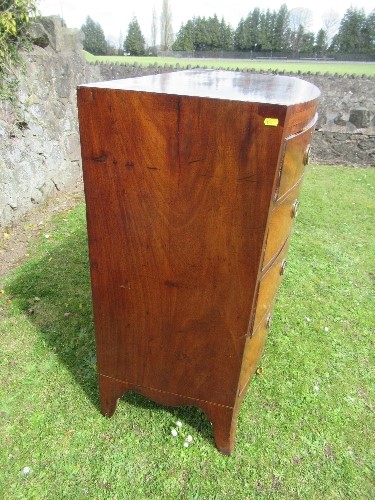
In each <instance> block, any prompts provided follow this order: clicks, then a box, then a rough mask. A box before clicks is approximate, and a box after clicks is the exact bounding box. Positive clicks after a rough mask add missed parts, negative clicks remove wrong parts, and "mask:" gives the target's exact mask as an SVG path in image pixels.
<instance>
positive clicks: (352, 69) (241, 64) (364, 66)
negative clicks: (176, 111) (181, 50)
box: [84, 52, 375, 76]
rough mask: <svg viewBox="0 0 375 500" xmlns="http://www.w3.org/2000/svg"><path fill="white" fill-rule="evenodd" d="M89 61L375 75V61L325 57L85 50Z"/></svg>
mask: <svg viewBox="0 0 375 500" xmlns="http://www.w3.org/2000/svg"><path fill="white" fill-rule="evenodd" d="M84 54H85V57H86V60H87V61H89V62H95V61H103V62H106V63H109V64H111V63H112V64H139V65H140V66H150V65H157V66H165V65H168V66H173V67H175V66H176V65H179V67H180V68H187V67H192V68H195V67H197V66H200V67H206V68H221V69H223V68H224V69H231V70H236V69H240V70H243V69H253V70H256V71H268V70H270V71H285V72H286V73H289V72H290V73H298V72H300V73H307V72H311V73H316V72H320V73H321V74H325V73H329V74H332V75H334V74H336V73H337V74H338V75H345V74H347V75H356V76H362V75H366V76H375V63H351V62H348V63H346V62H345V63H344V62H334V61H333V62H332V61H329V62H323V61H313V60H312V61H284V60H275V59H274V60H254V59H252V60H250V59H243V60H240V59H199V58H191V59H190V58H182V57H181V58H179V57H151V56H150V57H135V56H93V55H92V54H90V53H89V52H84Z"/></svg>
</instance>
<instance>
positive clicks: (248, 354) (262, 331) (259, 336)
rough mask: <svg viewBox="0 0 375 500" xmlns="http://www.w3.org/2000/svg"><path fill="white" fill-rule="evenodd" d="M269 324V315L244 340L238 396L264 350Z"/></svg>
mask: <svg viewBox="0 0 375 500" xmlns="http://www.w3.org/2000/svg"><path fill="white" fill-rule="evenodd" d="M270 324H271V316H266V317H265V318H263V320H262V322H261V323H260V325H259V326H258V328H257V329H256V330H255V331H254V333H253V335H252V337H249V338H248V339H247V340H246V344H245V349H244V355H243V360H242V369H241V374H240V382H239V385H238V388H239V390H238V396H239V397H241V394H243V392H244V389H245V388H246V386H247V384H248V382H249V380H250V378H251V376H252V375H253V374H254V372H255V370H256V368H257V366H258V363H259V360H260V358H261V357H262V354H263V351H264V345H265V343H266V339H267V334H268V330H269V327H270Z"/></svg>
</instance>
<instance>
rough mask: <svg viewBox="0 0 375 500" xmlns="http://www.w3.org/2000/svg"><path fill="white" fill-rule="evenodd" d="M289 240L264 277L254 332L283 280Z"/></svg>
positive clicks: (259, 292) (259, 293) (259, 289)
mask: <svg viewBox="0 0 375 500" xmlns="http://www.w3.org/2000/svg"><path fill="white" fill-rule="evenodd" d="M288 244H289V240H288V241H286V242H285V244H284V246H283V248H282V250H281V251H280V253H279V254H278V256H277V258H276V260H275V261H274V262H273V264H272V266H271V267H269V268H268V269H267V270H266V271H265V273H264V274H263V276H262V277H261V281H260V283H259V287H258V297H257V305H256V312H255V319H254V323H253V324H254V326H253V328H254V330H255V329H256V328H257V327H258V325H259V324H260V322H261V321H262V318H264V316H265V315H266V314H267V312H268V311H270V309H271V307H272V304H273V301H274V299H275V296H276V293H277V290H278V289H279V285H280V283H281V280H282V278H283V275H284V273H285V268H286V258H285V256H286V253H287V250H288Z"/></svg>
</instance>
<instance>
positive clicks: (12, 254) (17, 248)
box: [0, 180, 84, 290]
mask: <svg viewBox="0 0 375 500" xmlns="http://www.w3.org/2000/svg"><path fill="white" fill-rule="evenodd" d="M83 201H84V195H83V183H82V181H81V180H80V181H78V182H77V183H76V184H74V185H72V186H70V187H69V188H68V189H67V190H65V191H59V192H57V193H56V195H55V196H51V197H50V198H49V199H48V200H46V201H45V202H43V203H41V204H38V205H36V206H35V208H34V209H33V210H32V211H30V212H28V213H26V214H25V215H24V216H23V217H21V218H20V219H19V220H18V221H16V222H15V223H13V225H12V226H10V227H7V228H5V229H2V230H1V234H0V290H1V289H2V288H3V279H4V277H5V276H6V275H7V274H8V273H9V271H11V270H12V269H13V268H14V267H16V266H17V265H19V264H21V263H22V262H23V261H24V259H25V258H27V257H29V254H28V250H29V246H30V243H31V242H32V241H33V240H35V237H36V236H38V235H40V234H45V235H46V237H48V229H49V227H50V226H51V225H52V223H51V217H52V216H53V215H54V214H57V213H62V212H64V211H67V210H69V209H70V208H72V207H74V206H76V205H77V204H79V203H83Z"/></svg>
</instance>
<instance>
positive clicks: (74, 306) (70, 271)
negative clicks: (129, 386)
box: [6, 223, 212, 442]
mask: <svg viewBox="0 0 375 500" xmlns="http://www.w3.org/2000/svg"><path fill="white" fill-rule="evenodd" d="M80 226H82V229H79V230H77V231H75V232H73V233H70V234H69V233H65V234H63V235H62V237H61V235H60V238H61V242H60V243H58V242H56V241H55V242H54V241H53V240H52V239H51V240H48V241H46V242H44V243H43V250H42V252H41V257H39V258H33V259H30V260H29V261H28V262H26V263H25V264H24V265H22V266H21V267H20V268H18V269H17V270H16V271H15V272H14V273H13V274H12V275H11V276H10V277H9V279H8V280H7V283H6V288H7V292H8V293H9V294H11V295H12V296H13V304H14V305H15V306H17V307H18V309H19V310H20V311H21V312H23V313H24V314H26V315H28V317H29V319H30V321H31V322H32V323H34V324H35V326H36V327H37V329H38V331H39V333H40V336H41V339H42V340H43V343H44V344H47V345H48V346H49V348H50V349H51V350H52V351H53V352H55V353H56V354H57V355H58V357H59V359H60V360H61V361H62V362H63V363H64V365H65V366H66V367H67V368H68V369H69V370H70V372H71V373H72V375H73V377H74V379H75V380H76V382H77V383H78V384H79V385H80V386H81V387H82V389H83V390H84V392H85V394H86V395H87V397H88V399H89V401H90V402H91V404H93V405H94V406H95V408H97V409H98V411H99V391H98V382H97V371H96V353H95V335H94V323H93V314H92V299H91V288H90V275H89V262H88V255H87V238H86V229H85V228H84V223H80ZM122 401H125V402H126V403H127V404H131V405H133V406H136V407H139V408H144V409H152V410H153V411H163V410H166V411H168V412H169V413H171V414H172V415H173V418H175V419H178V420H183V421H184V422H185V423H187V424H189V425H191V426H192V427H193V428H195V429H196V430H197V431H198V432H200V434H201V435H202V436H203V437H205V438H206V439H207V440H209V441H211V442H212V428H211V426H210V424H209V422H208V420H207V418H206V416H205V414H204V413H203V412H202V411H201V410H200V409H198V408H194V407H176V408H171V407H166V406H163V405H159V404H157V403H154V402H153V401H150V400H148V399H147V398H145V397H143V396H142V395H140V394H137V393H135V392H128V393H126V394H125V395H124V396H123V398H122Z"/></svg>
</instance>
